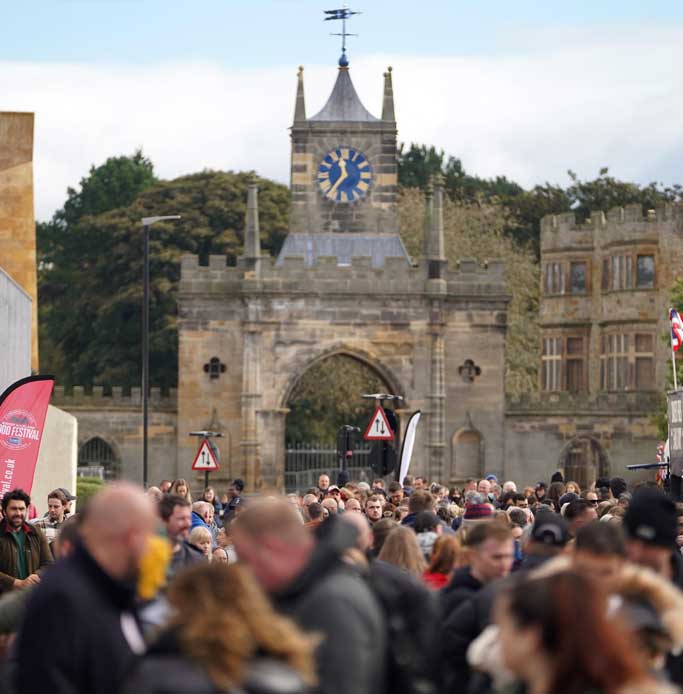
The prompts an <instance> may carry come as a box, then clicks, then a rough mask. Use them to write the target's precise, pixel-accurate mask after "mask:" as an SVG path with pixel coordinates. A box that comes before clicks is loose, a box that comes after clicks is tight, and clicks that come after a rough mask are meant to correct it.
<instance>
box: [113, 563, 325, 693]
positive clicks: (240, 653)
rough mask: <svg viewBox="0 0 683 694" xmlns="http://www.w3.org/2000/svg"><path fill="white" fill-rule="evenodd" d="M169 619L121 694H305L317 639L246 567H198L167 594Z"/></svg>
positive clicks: (181, 576) (183, 575)
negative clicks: (281, 611)
mask: <svg viewBox="0 0 683 694" xmlns="http://www.w3.org/2000/svg"><path fill="white" fill-rule="evenodd" d="M168 601H169V603H170V605H171V608H172V609H173V617H172V619H171V621H170V623H169V624H168V627H167V629H166V630H165V631H164V632H163V633H162V635H161V637H160V639H159V640H158V641H157V642H156V644H153V645H152V646H151V648H150V649H149V651H148V652H147V655H146V656H144V657H143V658H142V659H141V660H140V661H139V662H138V664H137V667H136V668H135V669H134V671H133V673H132V675H131V676H130V677H129V679H128V681H127V683H126V685H125V686H124V688H123V690H122V692H123V694H139V693H141V692H144V693H145V694H188V693H189V692H192V694H219V693H220V694H231V693H232V692H235V694H237V692H238V691H239V692H240V694H242V693H244V694H252V693H253V694H260V693H261V692H272V691H273V690H272V688H269V687H268V686H267V685H268V684H270V685H272V683H273V682H277V684H278V689H277V691H278V694H305V693H306V692H309V691H310V687H311V686H312V685H313V684H314V683H315V669H314V661H313V650H314V648H315V646H316V643H317V639H314V638H312V637H310V636H306V635H305V634H304V633H303V632H301V631H300V630H299V628H298V627H296V626H295V625H294V623H293V622H291V621H289V620H288V619H286V618H284V617H281V616H280V615H278V614H277V613H276V612H275V611H274V610H273V609H272V607H271V606H270V603H269V602H268V599H267V598H266V596H265V595H264V593H263V592H262V591H261V589H260V588H259V587H258V584H257V582H256V580H255V579H254V578H253V577H252V576H251V574H250V573H249V571H248V569H246V568H245V567H243V566H229V565H227V564H226V563H224V562H215V563H212V564H209V565H205V564H202V565H197V566H193V567H191V568H188V569H186V570H185V571H183V572H182V573H180V574H178V575H177V576H176V578H175V579H174V581H173V583H172V584H171V586H170V588H169V591H168Z"/></svg>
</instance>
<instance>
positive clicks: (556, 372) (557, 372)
mask: <svg viewBox="0 0 683 694" xmlns="http://www.w3.org/2000/svg"><path fill="white" fill-rule="evenodd" d="M541 378H542V388H543V390H545V391H556V390H562V338H560V337H545V338H543V353H542V355H541Z"/></svg>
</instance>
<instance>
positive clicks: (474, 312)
mask: <svg viewBox="0 0 683 694" xmlns="http://www.w3.org/2000/svg"><path fill="white" fill-rule="evenodd" d="M508 300H509V297H508V295H507V291H506V287H505V284H504V280H503V264H502V263H500V262H496V261H492V262H491V263H489V264H488V267H486V268H485V267H481V266H479V265H477V264H476V263H474V262H473V261H469V260H463V261H462V262H461V263H460V266H459V268H458V269H453V270H451V271H449V272H447V274H446V279H444V280H429V279H428V277H427V271H426V268H424V267H408V266H407V265H406V263H405V261H404V260H398V259H388V260H387V262H386V264H385V266H384V267H383V268H382V269H379V270H377V269H372V268H371V261H370V258H353V259H352V262H351V266H350V267H339V266H337V262H336V259H334V258H320V259H319V262H318V264H317V265H315V266H314V267H306V266H305V265H304V261H303V258H286V259H285V260H284V264H283V265H282V266H281V267H278V268H275V267H274V265H273V261H272V260H271V259H269V258H265V259H263V260H262V261H261V266H260V268H259V269H258V270H257V271H250V270H248V269H246V268H243V267H237V268H233V267H227V266H226V259H225V257H223V256H212V257H211V258H210V260H209V265H208V266H200V265H199V264H198V260H197V258H196V257H195V256H184V257H183V258H182V264H181V281H180V292H179V363H180V368H179V375H180V376H179V378H180V381H179V384H178V388H179V399H178V419H179V421H181V422H183V423H184V426H186V427H187V428H203V427H204V426H206V425H207V423H208V422H210V421H217V422H219V423H220V426H221V427H222V428H221V430H222V431H224V432H225V433H226V438H225V439H223V441H222V442H221V451H222V454H223V459H224V463H225V465H226V469H225V470H222V471H221V474H224V475H225V476H226V477H228V476H237V475H239V476H243V477H244V478H245V479H246V480H247V482H248V483H250V484H251V485H252V486H253V487H255V488H259V487H267V486H276V487H280V486H281V485H282V477H283V463H284V431H285V418H286V414H287V403H288V398H289V395H290V393H291V391H292V389H293V387H294V385H295V384H296V382H297V380H298V379H299V378H300V377H301V375H302V374H303V373H304V372H305V371H306V370H307V369H308V368H310V366H312V365H313V364H315V363H316V362H318V361H319V360H322V359H324V358H325V357H328V356H331V355H334V354H348V355H351V356H354V357H356V358H358V359H360V360H361V361H364V362H365V363H367V364H368V365H369V366H370V367H372V368H373V369H375V370H376V371H377V372H378V374H379V375H380V376H381V377H382V378H383V379H384V380H385V382H386V384H387V387H388V388H390V389H391V390H393V391H394V392H397V393H400V394H402V395H404V397H405V403H404V405H403V409H402V410H401V411H400V412H399V415H400V420H401V423H402V425H403V426H404V425H405V423H406V421H407V418H408V416H409V415H410V414H411V413H412V412H413V411H414V410H416V409H420V410H422V411H423V413H424V415H425V416H424V419H423V423H422V424H421V425H420V429H419V434H418V441H417V444H416V451H415V456H414V465H415V472H416V474H417V473H418V472H423V473H427V474H430V475H432V476H433V477H434V478H439V479H442V480H447V479H449V478H451V477H455V476H457V470H456V469H455V468H454V463H453V456H452V453H451V441H452V439H453V437H454V436H455V435H456V434H457V432H459V431H460V430H462V429H463V428H465V427H468V426H474V427H476V428H477V430H479V431H480V432H481V433H482V436H483V437H484V438H485V440H486V446H485V447H484V446H482V452H483V455H482V459H481V460H480V461H478V464H479V466H480V467H481V469H482V470H483V469H484V468H485V469H489V470H494V471H498V472H502V464H503V459H504V456H503V392H504V382H503V379H504V367H503V354H504V336H505V325H506V309H507V302H508ZM435 345H442V347H437V348H436V349H435ZM441 349H442V350H443V352H442V353H441V352H440V351H439V350H441ZM435 352H436V354H437V356H436V357H435V356H434V355H435ZM212 357H218V358H220V360H221V362H223V363H224V364H225V365H226V372H225V373H223V374H221V376H220V377H219V378H217V379H214V380H211V379H209V378H208V376H207V375H206V374H205V373H204V372H203V365H204V364H205V363H207V362H208V361H209V359H210V358H212ZM435 358H436V360H437V361H436V363H435ZM467 359H472V360H474V361H476V364H477V366H478V367H479V368H480V369H481V372H480V375H479V376H477V377H476V378H475V379H474V381H473V382H466V381H465V380H464V379H463V378H461V376H460V373H459V369H460V367H461V366H462V365H463V363H464V361H465V360H467ZM435 364H436V365H435ZM433 367H434V368H435V369H436V370H437V371H438V372H439V373H440V374H441V380H438V379H437V381H436V382H435V381H434V380H433V370H434V369H433ZM359 395H360V394H359ZM441 407H443V409H444V414H443V427H442V428H443V431H441V428H439V429H438V430H437V433H434V431H433V429H432V423H433V419H434V417H435V415H434V414H433V413H434V412H436V410H437V409H439V408H441ZM189 445H190V444H189V442H187V441H186V440H185V439H184V438H183V436H182V434H181V432H178V451H179V460H182V459H184V458H186V457H187V455H188V454H189ZM434 450H437V453H436V454H434ZM439 459H440V460H441V461H442V462H441V463H440V469H432V468H431V467H430V466H431V465H433V464H434V463H433V461H434V460H439ZM250 461H256V462H255V463H254V464H253V465H252V463H251V462H250Z"/></svg>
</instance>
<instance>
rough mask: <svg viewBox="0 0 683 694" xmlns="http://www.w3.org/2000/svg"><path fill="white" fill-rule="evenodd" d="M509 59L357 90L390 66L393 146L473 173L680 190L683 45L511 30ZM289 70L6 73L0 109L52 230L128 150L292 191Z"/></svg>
mask: <svg viewBox="0 0 683 694" xmlns="http://www.w3.org/2000/svg"><path fill="white" fill-rule="evenodd" d="M504 46H505V48H504V54H497V55H495V56H484V57H482V56H443V57H428V58H425V57H422V58H421V57H414V56H405V55H403V56H402V55H393V56H372V57H369V58H366V59H360V60H354V61H353V65H352V76H353V79H354V82H355V84H356V88H357V90H358V92H359V94H360V95H361V98H362V99H363V101H364V103H365V105H366V106H367V107H368V108H369V109H370V110H371V111H372V112H373V113H376V114H378V113H379V111H380V108H381V94H382V73H383V71H384V70H385V68H386V66H387V65H389V64H391V65H393V67H394V90H395V94H396V112H397V118H398V125H399V129H400V132H399V137H400V139H401V140H404V141H416V142H424V143H433V144H435V145H437V146H438V147H442V148H443V149H445V150H446V151H447V152H449V153H451V154H454V155H457V156H459V157H460V158H461V159H462V160H463V162H464V164H465V166H466V168H467V169H468V170H469V171H471V172H473V173H477V174H479V175H483V176H494V175H497V174H505V175H507V176H508V177H510V178H513V179H515V180H518V181H519V182H520V183H522V184H524V185H531V184H533V183H536V182H542V181H545V180H552V181H558V180H561V181H562V182H566V176H565V172H566V170H567V169H568V168H572V169H573V170H575V171H577V172H578V173H579V174H581V175H583V176H592V175H594V174H596V173H597V171H598V168H599V167H601V166H609V167H610V169H611V171H612V172H613V173H615V175H618V176H621V177H624V178H629V179H634V180H639V181H649V180H651V179H658V180H663V181H665V182H667V183H671V182H675V181H676V180H683V175H680V174H679V162H680V161H681V158H682V157H683V131H682V130H681V125H680V114H681V113H682V112H683V89H682V88H681V87H682V86H683V85H682V82H683V78H682V77H681V73H680V70H678V67H677V66H678V65H680V64H681V63H682V62H683V32H682V31H674V30H666V29H662V28H652V27H650V28H649V29H648V28H644V29H643V30H642V31H641V32H640V33H634V32H633V31H631V30H624V31H621V32H618V31H613V32H611V33H607V32H604V31H602V32H601V31H598V30H591V31H588V30H584V31H576V30H572V31H559V30H554V31H552V32H539V33H537V34H534V35H530V34H528V33H524V32H518V33H517V34H514V35H511V36H510V37H509V40H507V41H505V44H504ZM511 46H513V47H511ZM514 46H516V47H514ZM296 67H297V66H286V67H275V68H270V69H252V70H245V69H240V70H238V69H230V68H228V67H225V66H219V65H217V64H212V63H182V64H168V63H166V64H161V65H156V66H130V65H121V66H101V65H92V66H87V65H64V64H32V63H11V62H4V63H0V110H29V111H35V112H36V142H35V180H36V213H37V216H38V218H40V219H45V218H47V217H49V216H50V215H51V214H52V212H53V211H54V209H55V208H57V207H59V206H60V205H61V204H62V203H63V201H64V195H65V190H66V187H67V186H68V185H72V186H73V185H75V184H76V183H77V182H78V180H79V179H80V178H81V176H83V175H84V174H85V173H86V172H87V170H88V168H89V167H90V165H91V164H93V163H101V162H102V161H104V159H106V158H107V157H108V156H112V155H116V154H123V153H131V152H132V151H133V150H134V149H135V148H137V147H142V148H143V149H144V151H145V153H146V154H147V155H148V156H150V157H151V158H152V160H153V161H154V163H155V165H156V168H157V173H158V174H159V175H160V176H162V177H165V178H168V177H173V176H177V175H180V174H183V173H190V172H194V171H198V170H201V169H203V168H216V169H235V170H240V169H251V168H253V169H256V170H257V171H258V172H259V173H260V174H262V175H264V176H268V177H272V178H275V179H277V180H280V181H283V182H287V180H288V167H289V135H288V132H287V128H288V127H289V126H290V124H291V118H292V114H293V109H294V92H295V88H296ZM334 78H335V69H334V66H312V67H310V68H307V69H306V71H305V85H306V98H307V106H308V111H309V115H312V114H313V113H314V112H316V111H317V110H318V109H319V108H321V107H322V105H323V103H324V101H325V99H326V98H327V95H328V94H329V91H330V89H331V87H332V84H333V81H334Z"/></svg>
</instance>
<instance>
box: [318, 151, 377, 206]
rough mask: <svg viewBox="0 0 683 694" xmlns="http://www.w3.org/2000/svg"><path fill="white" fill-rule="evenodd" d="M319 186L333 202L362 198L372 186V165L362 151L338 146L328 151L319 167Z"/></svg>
mask: <svg viewBox="0 0 683 694" xmlns="http://www.w3.org/2000/svg"><path fill="white" fill-rule="evenodd" d="M317 180H318V188H320V192H321V193H322V194H323V195H324V196H325V197H326V198H327V199H328V200H332V202H353V201H354V200H360V199H361V198H362V197H363V196H364V195H365V194H366V193H367V192H368V189H369V188H370V183H371V182H372V167H371V166H370V162H369V161H368V160H367V158H366V157H365V155H364V154H363V153H362V152H359V151H358V150H357V149H353V148H351V147H337V149H333V150H332V151H331V152H328V153H327V154H326V155H325V157H324V158H323V160H322V161H321V162H320V166H319V167H318V179H317Z"/></svg>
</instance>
